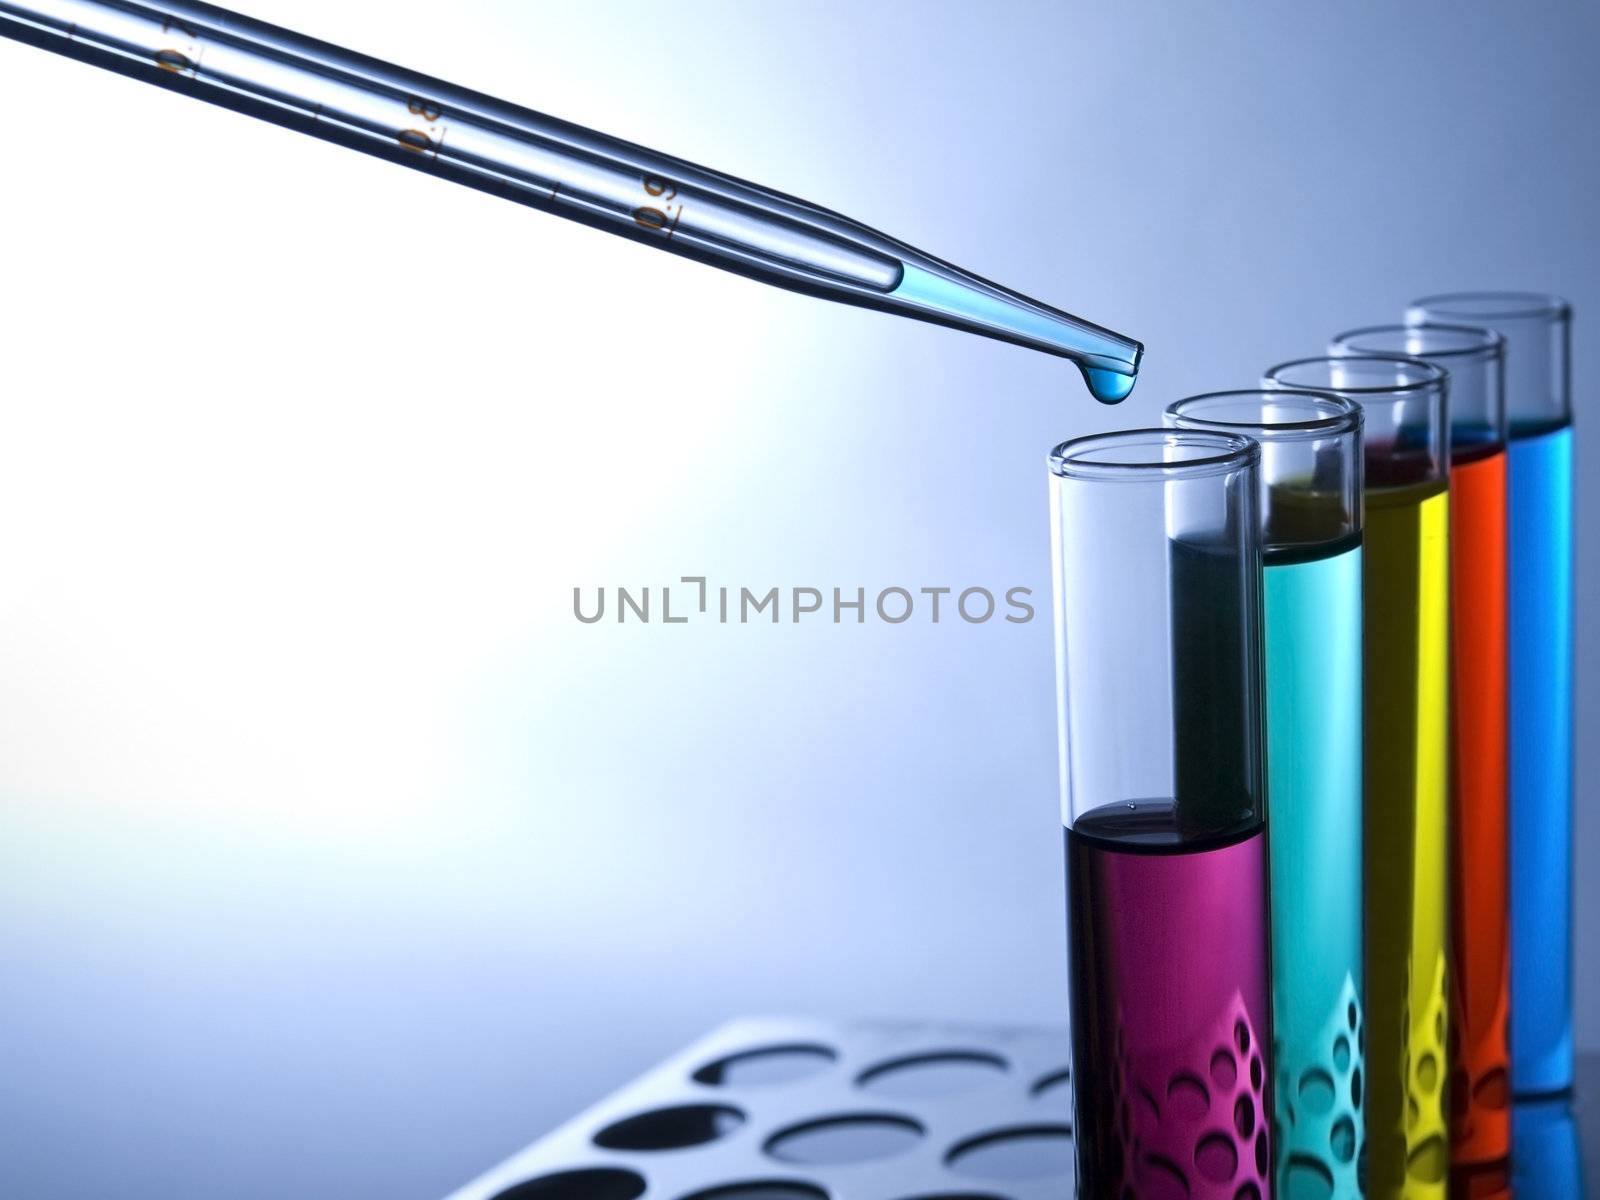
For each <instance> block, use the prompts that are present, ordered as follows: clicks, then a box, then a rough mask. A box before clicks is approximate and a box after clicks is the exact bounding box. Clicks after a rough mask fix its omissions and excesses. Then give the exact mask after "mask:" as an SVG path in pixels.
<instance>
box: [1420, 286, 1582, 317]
mask: <svg viewBox="0 0 1600 1200" xmlns="http://www.w3.org/2000/svg"><path fill="white" fill-rule="evenodd" d="M1475 301H1483V302H1485V303H1489V302H1493V303H1494V304H1496V305H1501V306H1502V307H1497V308H1485V309H1483V310H1482V311H1479V310H1476V309H1474V310H1473V311H1470V312H1460V311H1458V312H1449V313H1446V314H1445V315H1448V316H1451V317H1462V318H1465V319H1469V320H1474V321H1531V320H1540V319H1543V320H1557V321H1565V320H1569V319H1570V318H1571V316H1572V305H1571V304H1570V303H1569V302H1568V301H1566V300H1565V299H1563V298H1562V297H1560V296H1558V295H1556V294H1555V293H1554V292H1523V291H1495V290H1493V289H1491V290H1488V291H1469V292H1436V293H1434V294H1433V295H1431V296H1419V297H1418V298H1417V299H1415V300H1413V301H1412V302H1411V303H1410V304H1409V305H1407V306H1406V307H1407V315H1408V317H1409V314H1410V313H1411V312H1415V311H1417V310H1419V309H1425V308H1440V307H1441V306H1444V307H1448V306H1451V305H1457V304H1471V303H1473V302H1475Z"/></svg>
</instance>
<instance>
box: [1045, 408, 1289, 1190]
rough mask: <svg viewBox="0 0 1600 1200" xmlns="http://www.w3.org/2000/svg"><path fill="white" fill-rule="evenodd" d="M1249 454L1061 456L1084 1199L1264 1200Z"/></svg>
mask: <svg viewBox="0 0 1600 1200" xmlns="http://www.w3.org/2000/svg"><path fill="white" fill-rule="evenodd" d="M1259 461H1260V450H1259V448H1258V447H1257V445H1256V444H1255V443H1254V442H1253V441H1251V440H1250V439H1248V438H1244V437H1240V436H1236V435H1231V434H1219V433H1208V432H1190V431H1187V430H1170V429H1168V430H1162V429H1142V430H1131V431H1128V432H1123V433H1113V434H1105V435H1100V436H1095V437H1085V438H1079V439H1076V440H1074V441H1070V442H1066V443H1063V444H1062V445H1060V446H1058V447H1056V449H1055V451H1054V452H1053V453H1052V455H1051V457H1050V476H1051V479H1050V481H1051V518H1052V543H1053V559H1054V596H1055V618H1056V621H1055V625H1056V675H1057V686H1058V701H1059V703H1058V710H1057V711H1058V717H1059V721H1060V725H1059V729H1060V750H1061V787H1062V811H1063V820H1064V824H1065V825H1066V832H1065V840H1066V873H1067V910H1068V911H1067V918H1068V920H1067V924H1068V931H1069V934H1068V941H1069V960H1070V964H1071V983H1072V996H1071V1000H1072V1037H1073V1055H1074V1058H1073V1102H1074V1107H1075V1111H1076V1120H1075V1125H1074V1137H1075V1139H1076V1143H1077V1153H1078V1194H1079V1195H1081V1196H1112V1197H1116V1196H1126V1195H1135V1196H1153V1195H1158V1194H1168V1193H1169V1192H1170V1193H1172V1194H1184V1195H1187V1196H1190V1197H1192V1200H1234V1198H1235V1197H1236V1196H1260V1197H1266V1196H1268V1195H1270V1194H1271V1188H1270V1186H1269V1178H1270V1169H1269V1168H1270V1152H1271V1143H1270V1137H1271V1112H1272V1110H1271V1107H1270V1096H1271V1088H1272V1077H1271V1071H1272V1057H1271V1047H1272V1025H1271V1008H1270V974H1269V960H1268V949H1267V948H1268V928H1267V922H1268V917H1267V887H1268V881H1267V856H1266V835H1265V826H1264V820H1263V812H1262V793H1263V778H1262V749H1263V748H1262V718H1261V647H1260V637H1261V617H1260V591H1261V553H1260V530H1259V522H1258V520H1257V517H1256V503H1257V472H1258V463H1259Z"/></svg>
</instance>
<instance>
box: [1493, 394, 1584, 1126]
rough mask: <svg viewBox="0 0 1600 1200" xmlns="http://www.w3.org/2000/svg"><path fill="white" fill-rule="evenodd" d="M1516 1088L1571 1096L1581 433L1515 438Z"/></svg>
mask: <svg viewBox="0 0 1600 1200" xmlns="http://www.w3.org/2000/svg"><path fill="white" fill-rule="evenodd" d="M1509 466H1510V479H1509V484H1510V491H1509V503H1510V513H1509V516H1510V545H1509V548H1508V549H1509V559H1510V561H1509V565H1510V574H1511V622H1510V625H1511V655H1510V661H1511V1086H1512V1088H1513V1090H1514V1091H1516V1092H1517V1094H1518V1095H1528V1094H1530V1093H1538V1092H1555V1091H1562V1090H1565V1089H1566V1088H1569V1087H1571V1086H1572V426H1570V425H1564V426H1560V427H1558V428H1554V429H1545V430H1537V431H1533V432H1530V433H1528V434H1526V435H1521V434H1518V433H1517V432H1516V431H1515V430H1513V436H1512V439H1511V449H1510V464H1509Z"/></svg>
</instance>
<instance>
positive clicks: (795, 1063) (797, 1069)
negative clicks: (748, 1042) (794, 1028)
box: [693, 1042, 839, 1087]
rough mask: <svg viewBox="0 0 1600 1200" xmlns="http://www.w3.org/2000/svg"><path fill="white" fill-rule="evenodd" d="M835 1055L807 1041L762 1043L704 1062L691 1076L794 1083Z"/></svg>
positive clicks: (721, 1082) (729, 1083)
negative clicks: (774, 1044) (749, 1048)
mask: <svg viewBox="0 0 1600 1200" xmlns="http://www.w3.org/2000/svg"><path fill="white" fill-rule="evenodd" d="M838 1058H839V1056H838V1054H836V1053H835V1052H834V1051H832V1050H830V1049H829V1048H828V1047H826V1046H823V1045H819V1044H816V1043H811V1042H797V1043H794V1044H793V1045H783V1046H762V1047H759V1048H757V1049H754V1050H741V1051H740V1052H739V1053H737V1054H730V1055H728V1056H727V1057H725V1058H719V1059H717V1060H716V1061H715V1062H710V1063H707V1064H706V1065H705V1066H703V1067H701V1068H700V1069H699V1070H698V1071H696V1072H695V1073H694V1076H693V1078H694V1081H695V1082H696V1083H709V1084H712V1085H714V1086H717V1087H770V1086H773V1085H775V1084H780V1083H794V1082H796V1081H797V1080H801V1079H806V1078H808V1077H810V1076H812V1075H815V1074H817V1073H818V1072H820V1071H825V1070H827V1069H828V1068H829V1067H831V1066H832V1065H833V1064H834V1063H835V1062H837V1061H838Z"/></svg>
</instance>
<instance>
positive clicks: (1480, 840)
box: [1450, 449, 1511, 1164]
mask: <svg viewBox="0 0 1600 1200" xmlns="http://www.w3.org/2000/svg"><path fill="white" fill-rule="evenodd" d="M1450 489H1451V492H1452V496H1451V501H1450V525H1451V528H1450V548H1451V563H1450V599H1451V607H1452V612H1451V634H1450V638H1451V660H1452V675H1451V679H1452V693H1453V694H1452V696H1451V710H1452V716H1453V718H1454V731H1453V735H1452V758H1453V761H1452V771H1451V784H1450V788H1451V824H1452V826H1453V830H1452V850H1453V855H1452V862H1451V866H1452V868H1453V870H1452V872H1451V880H1450V903H1451V934H1450V949H1451V958H1452V960H1453V961H1452V962H1451V964H1450V973H1451V976H1452V986H1451V1004H1452V1016H1451V1020H1450V1041H1451V1060H1452V1061H1451V1066H1452V1071H1451V1084H1450V1143H1451V1158H1452V1159H1453V1160H1454V1161H1455V1162H1456V1163H1461V1164H1465V1163H1488V1162H1495V1161H1497V1160H1500V1159H1503V1158H1505V1157H1506V1156H1507V1155H1508V1154H1509V1153H1510V1152H1511V1081H1510V1055H1509V1052H1508V1049H1507V1042H1508V1038H1507V1032H1508V1025H1509V1020H1510V1012H1511V966H1510V963H1511V954H1510V912H1509V898H1510V879H1509V876H1510V854H1509V847H1508V842H1507V828H1508V826H1507V798H1508V795H1509V780H1508V775H1507V744H1508V743H1507V707H1506V704H1507V701H1506V696H1507V690H1506V689H1507V675H1506V671H1507V666H1506V654H1507V645H1508V643H1507V634H1506V604H1507V584H1506V578H1507V576H1506V455H1505V451H1504V449H1495V450H1493V451H1492V452H1491V453H1487V454H1484V453H1482V452H1477V453H1473V452H1470V451H1469V452H1468V453H1466V454H1462V453H1461V452H1459V451H1458V452H1457V456H1456V459H1455V462H1454V464H1453V466H1452V468H1451V472H1450Z"/></svg>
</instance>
